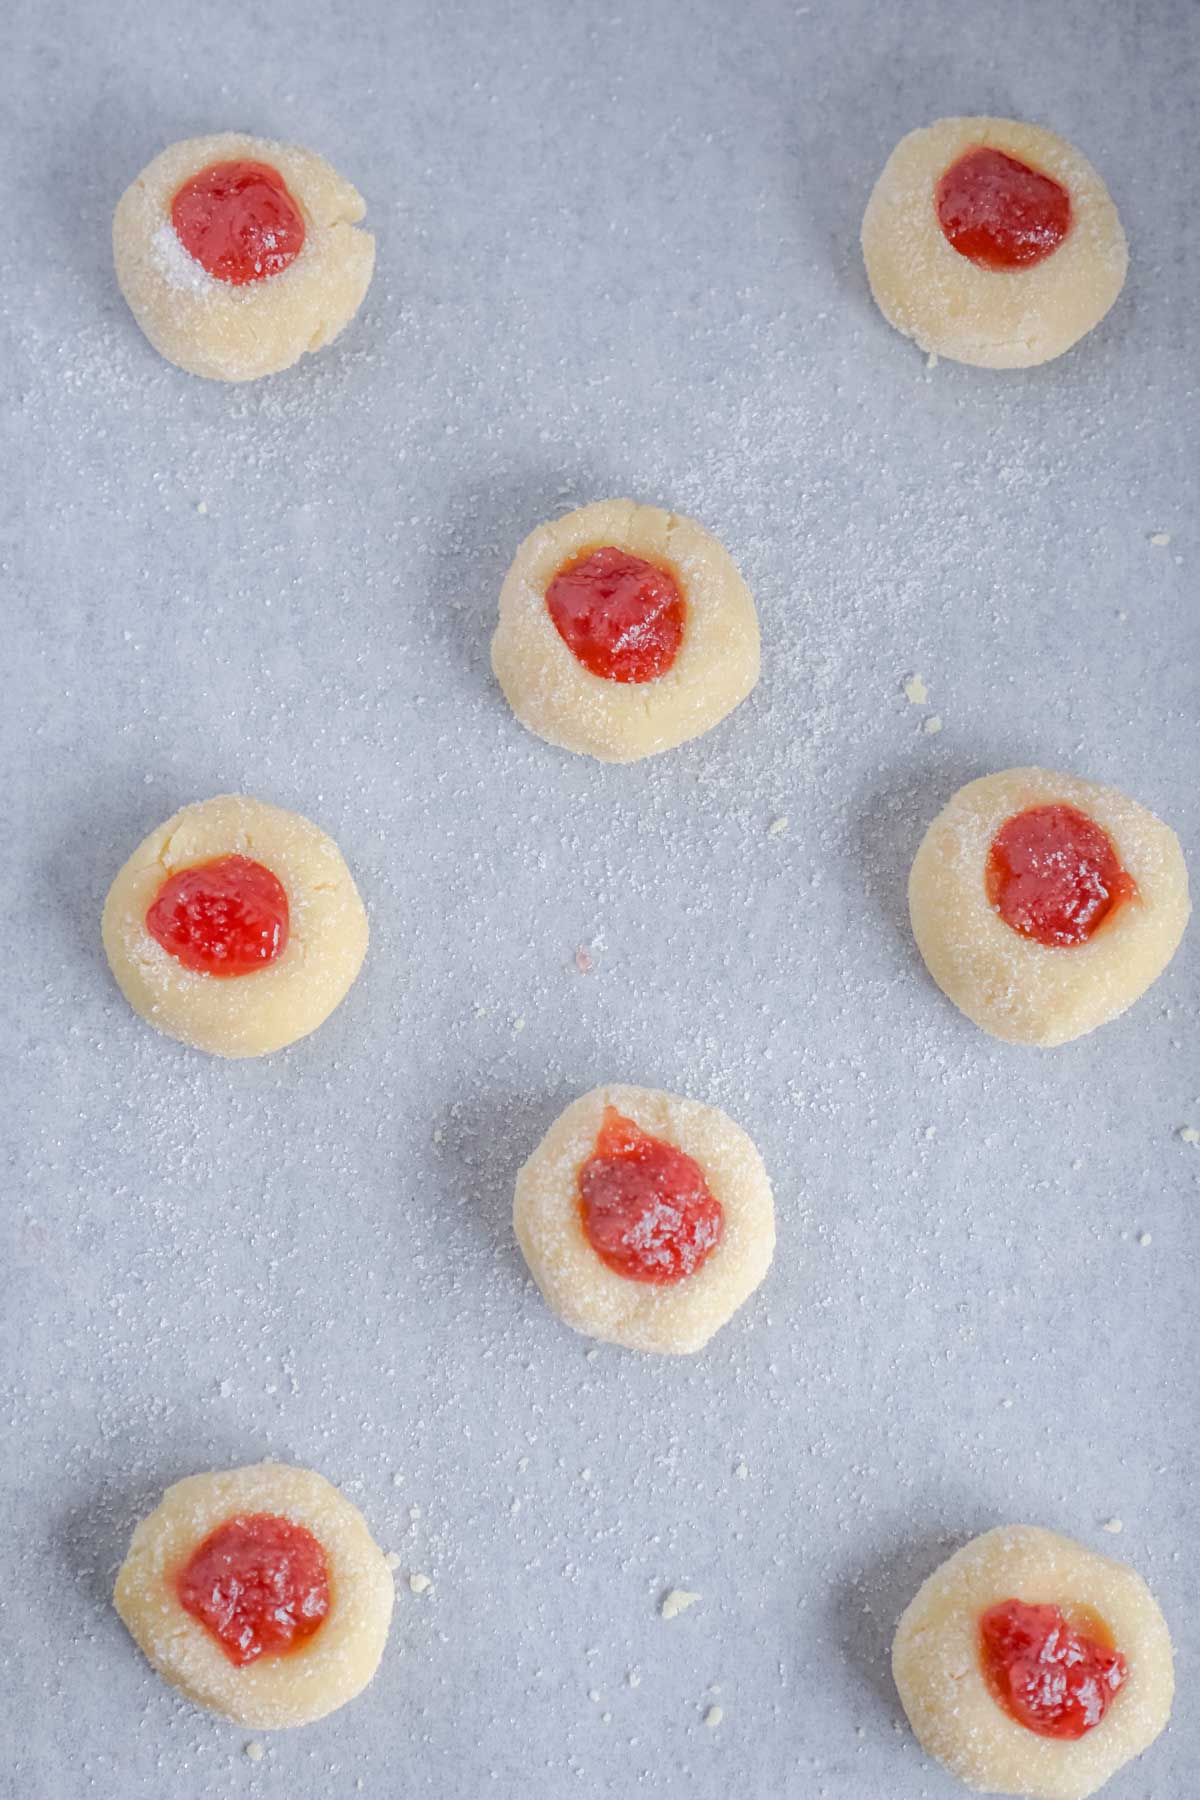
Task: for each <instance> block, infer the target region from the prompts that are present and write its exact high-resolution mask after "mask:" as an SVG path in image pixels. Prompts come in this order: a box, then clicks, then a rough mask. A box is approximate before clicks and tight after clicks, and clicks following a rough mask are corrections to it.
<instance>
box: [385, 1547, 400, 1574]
mask: <svg viewBox="0 0 1200 1800" xmlns="http://www.w3.org/2000/svg"><path fill="white" fill-rule="evenodd" d="M383 1560H384V1562H385V1563H386V1564H387V1566H388V1568H389V1569H391V1570H392V1571H393V1572H394V1571H395V1570H396V1569H398V1568H399V1567H400V1557H399V1555H398V1553H397V1552H396V1551H395V1550H389V1551H388V1553H387V1555H386V1556H385V1557H384V1559H383Z"/></svg>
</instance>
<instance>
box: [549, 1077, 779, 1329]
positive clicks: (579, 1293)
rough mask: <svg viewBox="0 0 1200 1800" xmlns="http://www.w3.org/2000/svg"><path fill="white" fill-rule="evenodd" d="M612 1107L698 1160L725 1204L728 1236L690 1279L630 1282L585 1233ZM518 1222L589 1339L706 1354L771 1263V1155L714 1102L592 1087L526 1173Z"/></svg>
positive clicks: (568, 1315)
mask: <svg viewBox="0 0 1200 1800" xmlns="http://www.w3.org/2000/svg"><path fill="white" fill-rule="evenodd" d="M608 1109H615V1111H616V1112H617V1113H618V1114H619V1115H621V1116H622V1117H623V1118H624V1119H625V1120H631V1121H632V1122H633V1124H634V1125H635V1126H636V1127H638V1128H639V1129H640V1131H641V1132H644V1133H646V1134H647V1135H648V1136H650V1137H651V1138H654V1139H657V1140H660V1141H662V1142H664V1143H666V1144H667V1145H671V1146H675V1147H677V1148H678V1149H679V1150H681V1151H683V1152H684V1153H685V1155H686V1156H687V1157H689V1158H691V1159H693V1160H694V1162H695V1163H696V1164H698V1165H699V1168H700V1171H701V1172H702V1175H703V1178H704V1181H705V1182H706V1183H707V1187H708V1189H709V1190H710V1193H711V1195H712V1196H714V1197H715V1199H716V1201H717V1202H718V1203H719V1206H720V1209H721V1213H722V1215H723V1218H722V1232H721V1236H720V1240H719V1242H718V1243H717V1245H716V1248H715V1249H713V1250H712V1251H711V1252H710V1253H709V1254H707V1255H706V1257H705V1259H704V1261H703V1262H702V1263H701V1264H700V1266H699V1267H697V1268H696V1269H695V1271H694V1272H693V1273H691V1274H688V1275H686V1276H685V1277H684V1278H683V1279H681V1280H677V1281H674V1282H672V1283H670V1284H669V1285H661V1286H659V1285H653V1284H650V1283H647V1282H644V1281H641V1280H631V1279H629V1278H628V1277H627V1276H625V1275H622V1274H620V1273H618V1272H617V1271H616V1270H614V1269H613V1268H611V1267H609V1266H608V1265H607V1264H606V1263H605V1262H604V1261H602V1260H601V1258H600V1256H599V1255H598V1254H597V1253H596V1251H595V1249H593V1247H592V1244H591V1243H590V1242H589V1239H588V1237H587V1234H586V1232H585V1229H584V1220H583V1210H582V1203H581V1194H580V1171H581V1169H582V1168H583V1166H584V1164H585V1163H587V1161H588V1159H589V1158H590V1157H591V1156H592V1155H593V1152H594V1150H595V1148H596V1144H597V1139H598V1137H599V1135H600V1131H601V1127H602V1125H603V1123H604V1120H605V1117H606V1113H607V1110H608ZM513 1227H514V1229H515V1231H516V1234H517V1241H518V1243H519V1244H520V1246H521V1249H522V1251H523V1253H524V1256H525V1261H526V1262H527V1263H528V1265H529V1270H530V1273H531V1274H532V1276H533V1278H534V1280H535V1281H536V1282H537V1285H538V1287H539V1288H540V1289H541V1292H542V1294H543V1296H544V1297H545V1299H546V1301H547V1303H548V1304H549V1305H550V1306H551V1307H552V1308H553V1310H554V1311H555V1312H556V1313H557V1314H558V1316H559V1317H560V1318H561V1319H563V1320H564V1321H565V1322H566V1323H567V1324H568V1325H571V1326H573V1327H574V1328H575V1330H576V1331H581V1332H583V1333H584V1334H585V1336H587V1337H593V1338H602V1339H604V1340H606V1341H607V1342H609V1343H613V1344H623V1345H624V1346H625V1347H626V1348H627V1349H630V1350H656V1351H663V1352H666V1353H669V1354H675V1355H681V1354H687V1353H690V1352H691V1351H695V1350H701V1349H703V1347H704V1345H705V1344H706V1343H707V1342H708V1340H709V1338H710V1337H712V1335H713V1333H714V1332H716V1331H719V1330H720V1328H721V1326H722V1325H724V1324H726V1323H727V1321H728V1320H729V1319H731V1318H732V1317H733V1315H734V1313H735V1312H736V1311H737V1309H738V1307H739V1306H741V1304H742V1302H743V1301H744V1300H745V1299H747V1298H748V1296H749V1295H750V1294H752V1293H753V1292H754V1289H755V1288H756V1287H757V1286H758V1284H759V1282H760V1281H761V1280H762V1278H763V1276H764V1275H765V1274H766V1272H767V1270H768V1268H769V1267H770V1263H771V1257H772V1255H773V1254H774V1250H775V1209H774V1203H773V1200H772V1196H771V1183H770V1180H769V1178H768V1176H767V1171H766V1169H765V1168H764V1167H763V1161H762V1157H761V1156H760V1155H759V1153H758V1151H757V1149H756V1148H755V1146H754V1144H753V1143H752V1141H751V1140H750V1138H749V1137H748V1136H747V1135H746V1133H745V1132H744V1131H743V1130H742V1128H741V1126H740V1125H735V1124H734V1122H733V1120H732V1119H731V1118H730V1117H729V1115H728V1114H727V1113H723V1112H721V1111H719V1110H718V1108H717V1107H715V1106H703V1105H701V1104H700V1102H699V1101H696V1100H684V1099H681V1098H680V1097H679V1096H678V1095H677V1094H665V1093H661V1092H659V1091H658V1090H656V1089H653V1088H639V1087H624V1086H621V1085H613V1086H606V1087H598V1088H593V1089H592V1091H591V1092H590V1093H588V1094H584V1095H583V1096H582V1098H580V1099H578V1100H575V1101H573V1102H572V1104H571V1105H570V1106H568V1107H567V1109H566V1111H565V1112H563V1113H561V1114H560V1115H559V1117H558V1118H557V1119H556V1120H555V1121H554V1124H553V1125H552V1126H551V1127H550V1129H549V1131H548V1132H547V1133H546V1135H545V1137H544V1138H543V1139H542V1141H541V1143H540V1144H539V1145H538V1147H537V1149H536V1150H535V1151H534V1152H533V1155H532V1156H531V1157H530V1158H529V1160H528V1162H526V1163H525V1165H524V1167H523V1168H522V1169H521V1171H520V1174H519V1175H518V1176H517V1185H516V1193H515V1195H514V1198H513Z"/></svg>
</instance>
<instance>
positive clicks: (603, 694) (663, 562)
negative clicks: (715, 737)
mask: <svg viewBox="0 0 1200 1800" xmlns="http://www.w3.org/2000/svg"><path fill="white" fill-rule="evenodd" d="M492 668H493V669H494V670H495V673H496V679H497V681H498V682H499V683H500V686H501V688H502V689H503V691H504V695H505V698H506V699H507V701H508V703H509V705H510V706H511V707H512V709H513V712H514V713H515V714H516V715H517V718H518V719H519V720H520V721H521V723H522V725H524V726H526V727H527V729H528V730H530V731H532V732H534V733H536V735H537V736H538V737H540V738H544V739H545V741H546V742H547V743H549V744H555V745H557V746H558V747H559V748H560V749H563V750H574V751H577V752H578V753H579V754H581V755H584V756H595V757H597V758H599V760H600V761H601V762H618V763H626V762H637V761H639V760H640V759H641V758H642V757H644V756H655V755H657V754H658V753H659V752H660V751H662V750H672V749H674V748H675V746H676V745H677V744H683V743H686V742H687V740H688V739H689V738H695V737H700V736H701V735H702V734H703V733H704V732H706V731H709V730H711V729H712V727H713V726H714V725H717V724H719V723H720V721H721V720H722V719H723V718H725V716H726V715H727V714H728V713H731V712H732V711H733V709H734V707H735V706H739V705H740V704H741V702H742V701H743V700H744V699H745V698H746V696H747V694H748V693H749V692H750V690H751V689H752V688H753V686H754V684H755V682H756V681H757V680H758V669H759V635H758V614H757V613H756V611H755V608H754V601H753V599H752V598H751V595H750V590H749V589H748V588H747V586H746V584H745V582H744V581H743V580H742V577H741V575H740V574H739V573H738V570H737V568H736V566H735V564H734V562H733V558H732V557H731V556H730V555H729V552H728V551H727V550H726V549H725V548H724V547H723V546H722V545H721V544H719V543H718V542H717V540H716V538H715V537H713V536H712V534H711V533H710V532H708V531H706V530H705V529H704V527H703V526H702V525H697V524H696V522H695V520H694V519H685V518H683V517H681V515H680V514H678V513H669V512H663V511H662V510H661V509H660V508H659V507H656V506H638V505H637V504H636V503H635V502H634V501H632V500H599V501H597V502H596V503H595V504H594V505H592V506H582V507H580V508H579V509H578V511H576V512H572V513H568V514H567V515H566V517H565V518H562V519H555V520H553V521H552V522H550V523H548V524H545V525H539V526H538V528H537V530H536V531H533V532H531V533H530V535H529V536H528V537H527V538H526V539H525V542H524V543H523V544H522V545H521V548H520V549H519V550H518V551H517V554H516V557H515V558H514V560H513V564H512V567H511V568H510V569H509V571H508V574H507V575H506V577H505V579H504V586H503V587H502V588H501V590H500V621H499V624H498V625H497V627H496V634H495V636H494V637H493V639H492Z"/></svg>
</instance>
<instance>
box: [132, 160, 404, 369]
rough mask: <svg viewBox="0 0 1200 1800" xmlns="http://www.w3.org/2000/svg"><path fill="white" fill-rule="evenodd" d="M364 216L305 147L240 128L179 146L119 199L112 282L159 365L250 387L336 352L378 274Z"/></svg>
mask: <svg viewBox="0 0 1200 1800" xmlns="http://www.w3.org/2000/svg"><path fill="white" fill-rule="evenodd" d="M365 211H366V207H365V204H364V202H363V199H362V196H361V194H359V193H358V192H357V190H356V189H354V188H353V187H351V185H350V183H349V182H348V181H344V180H343V179H342V177H341V176H340V175H339V174H338V173H337V172H336V170H334V169H332V168H330V166H329V164H328V163H327V162H326V161H325V160H324V158H323V157H320V156H316V155H314V153H313V152H312V151H311V150H302V149H300V148H298V147H297V146H296V145H294V144H276V143H271V142H269V141H267V140H266V139H264V138H255V137H246V136H244V135H243V134H242V133H240V132H222V133H219V134H218V135H217V136H215V137H201V138H188V139H187V140H186V142H184V143H181V144H172V145H171V146H170V148H169V149H167V150H164V151H162V152H161V154H160V155H158V156H156V157H155V158H154V161H153V162H151V163H148V164H147V166H146V167H145V168H144V169H143V170H142V172H141V174H140V175H139V176H138V177H137V178H136V180H135V181H134V182H133V183H132V185H131V186H130V187H128V188H127V189H126V191H125V192H124V194H122V196H121V198H120V200H119V201H118V203H117V210H116V213H115V215H114V217H113V260H114V263H115V265H116V271H117V282H118V284H119V286H120V289H121V292H122V293H123V294H124V296H125V299H126V300H127V301H128V303H129V308H130V311H131V312H132V313H133V316H134V318H135V319H136V320H137V322H138V324H139V325H140V326H141V328H142V330H143V331H144V332H145V334H146V336H147V337H148V338H149V340H150V342H151V343H152V344H153V345H154V348H155V349H156V350H157V351H159V352H160V353H161V354H162V355H163V356H165V357H166V358H167V361H168V362H173V363H174V364H175V365H176V366H177V367H178V368H180V369H186V370H187V371H188V372H189V374H192V375H204V376H207V377H208V378H209V379H210V380H213V381H254V380H256V379H257V377H258V376H260V375H274V374H277V373H278V372H279V370H281V369H287V368H290V367H291V365H292V364H293V363H295V362H298V361H299V360H300V358H301V357H302V356H303V355H304V353H305V351H306V350H320V349H321V348H322V347H323V346H324V345H326V344H329V343H332V341H333V339H334V338H335V337H337V335H338V333H339V332H341V331H342V330H344V329H345V327H346V326H347V325H348V324H349V323H350V321H351V319H352V318H353V317H354V315H355V313H356V312H357V311H358V309H359V307H360V306H361V305H362V301H363V297H364V295H365V294H366V291H367V288H368V286H369V285H370V280H371V271H372V269H373V268H374V266H375V240H374V238H373V237H371V235H370V233H369V232H366V231H361V230H359V228H358V221H359V220H360V219H361V218H362V217H363V214H364V213H365Z"/></svg>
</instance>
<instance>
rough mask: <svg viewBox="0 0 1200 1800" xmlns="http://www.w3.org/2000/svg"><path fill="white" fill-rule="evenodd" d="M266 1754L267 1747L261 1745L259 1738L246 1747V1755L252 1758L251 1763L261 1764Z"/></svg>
mask: <svg viewBox="0 0 1200 1800" xmlns="http://www.w3.org/2000/svg"><path fill="white" fill-rule="evenodd" d="M266 1754H267V1749H266V1745H265V1744H260V1743H259V1741H258V1739H257V1738H254V1739H253V1741H252V1742H251V1743H249V1744H247V1745H246V1755H247V1756H248V1757H249V1758H250V1761H251V1762H261V1761H262V1759H263V1757H264V1756H265V1755H266Z"/></svg>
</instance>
